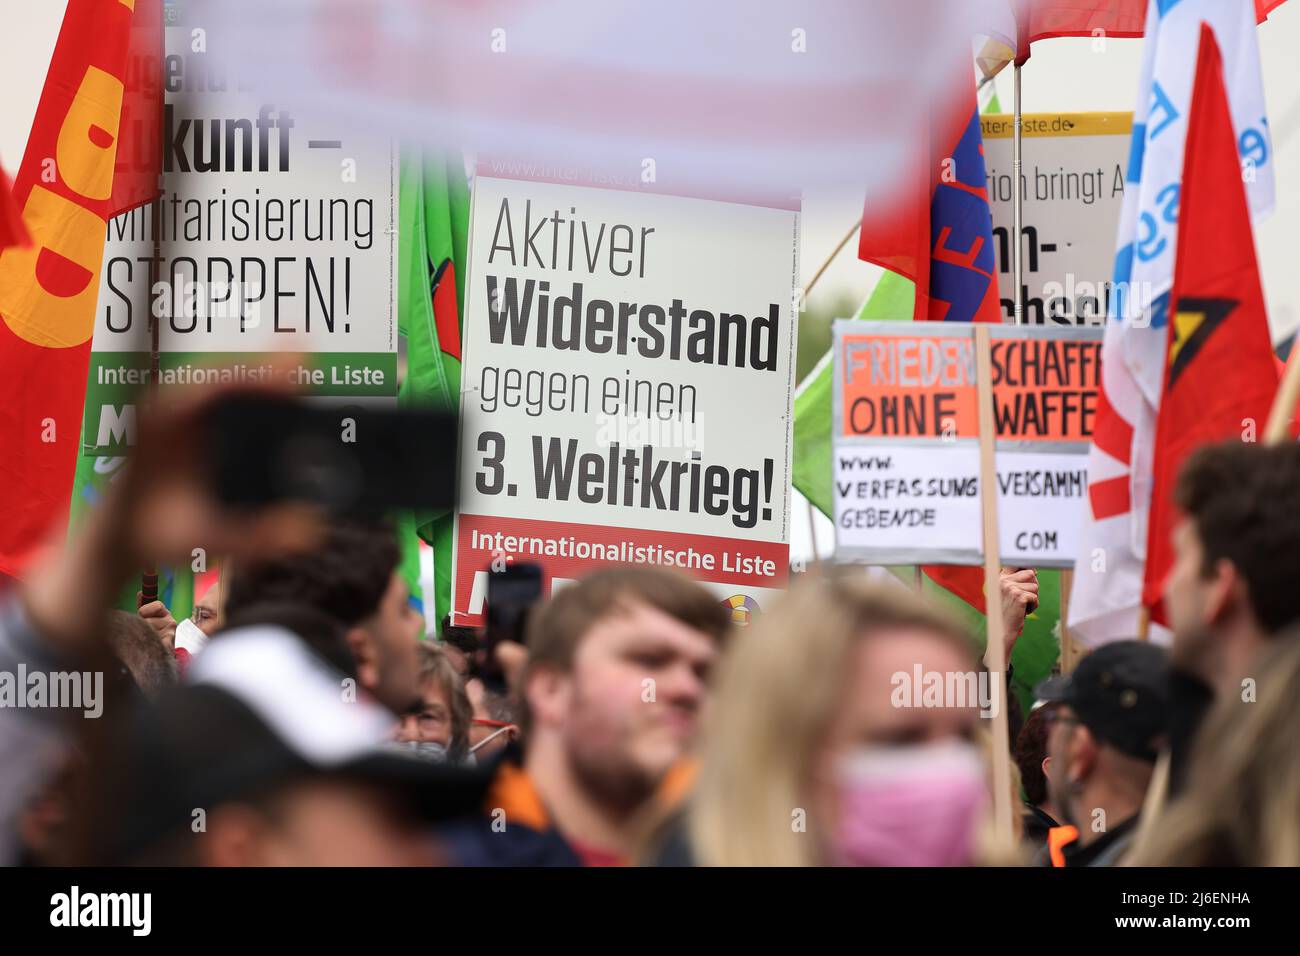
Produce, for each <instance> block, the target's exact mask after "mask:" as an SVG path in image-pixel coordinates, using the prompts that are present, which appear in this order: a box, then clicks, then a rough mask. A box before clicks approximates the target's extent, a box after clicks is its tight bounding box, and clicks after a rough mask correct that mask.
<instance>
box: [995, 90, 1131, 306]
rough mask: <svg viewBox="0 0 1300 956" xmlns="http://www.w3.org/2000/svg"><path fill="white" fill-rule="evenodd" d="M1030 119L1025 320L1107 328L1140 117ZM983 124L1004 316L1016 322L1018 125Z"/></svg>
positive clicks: (1024, 184)
mask: <svg viewBox="0 0 1300 956" xmlns="http://www.w3.org/2000/svg"><path fill="white" fill-rule="evenodd" d="M1022 121H1023V127H1022V128H1023V131H1024V132H1023V135H1024V166H1023V168H1022V170H1021V173H1020V191H1021V195H1022V197H1023V216H1024V224H1023V227H1022V234H1021V245H1022V247H1023V249H1024V270H1025V272H1024V285H1023V287H1022V289H1021V295H1022V297H1023V299H1024V304H1025V321H1026V322H1028V323H1030V324H1034V325H1042V324H1043V323H1048V324H1063V325H1078V324H1087V323H1096V322H1100V321H1102V320H1104V319H1105V317H1106V309H1107V306H1108V305H1109V302H1110V298H1111V295H1112V285H1113V278H1114V269H1115V234H1116V231H1117V230H1118V228H1119V214H1120V209H1121V208H1122V206H1123V203H1124V184H1125V177H1126V176H1127V169H1128V153H1129V144H1130V141H1131V134H1132V129H1133V114H1132V113H1029V114H1026V115H1025V116H1024V117H1022ZM980 122H981V129H982V133H983V136H984V164H985V167H986V172H985V175H986V177H987V182H988V195H989V211H990V212H991V213H992V216H993V240H994V242H993V245H994V249H995V251H996V255H997V268H998V277H999V285H1000V292H1001V298H1002V309H1003V312H1005V314H1006V315H1007V317H1008V318H1010V317H1011V316H1012V315H1013V314H1014V310H1015V302H1014V299H1013V290H1012V285H1013V284H1014V283H1013V279H1012V275H1011V259H1012V256H1011V230H1012V219H1013V211H1012V207H1013V205H1014V201H1015V183H1014V173H1013V166H1012V134H1013V132H1014V129H1015V124H1014V117H1013V116H1010V115H1003V114H990V115H986V116H983V117H981V118H980Z"/></svg>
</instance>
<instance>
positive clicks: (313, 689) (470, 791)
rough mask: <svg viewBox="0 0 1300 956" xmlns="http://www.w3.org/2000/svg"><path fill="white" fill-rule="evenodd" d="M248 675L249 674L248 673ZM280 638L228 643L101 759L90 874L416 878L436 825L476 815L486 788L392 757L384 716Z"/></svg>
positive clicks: (271, 635) (398, 754)
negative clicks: (316, 871)
mask: <svg viewBox="0 0 1300 956" xmlns="http://www.w3.org/2000/svg"><path fill="white" fill-rule="evenodd" d="M254 664H255V666H252V665H254ZM348 683H349V682H348V681H347V680H346V679H344V678H343V677H342V675H341V674H340V673H339V672H337V671H335V670H334V669H332V668H331V667H330V666H329V665H328V664H326V663H325V661H324V660H322V659H321V658H320V657H319V656H318V655H317V654H315V653H313V652H312V651H311V650H310V649H309V648H308V647H307V646H306V645H305V644H304V643H303V641H302V640H301V639H300V638H299V637H298V636H297V635H295V634H293V633H292V632H290V631H288V630H287V629H285V628H283V627H276V626H265V625H263V626H253V627H246V628H242V629H239V630H236V631H231V632H228V633H226V634H224V635H223V636H222V637H221V639H220V640H214V641H213V642H212V644H211V645H210V646H209V647H208V648H207V649H206V650H205V651H204V653H203V654H202V655H200V656H199V657H197V658H195V661H194V664H193V666H192V667H191V668H190V671H189V674H188V677H187V684H186V685H182V686H180V687H177V688H175V689H174V690H172V691H171V692H169V693H167V694H165V695H163V697H162V698H161V699H160V700H159V702H158V705H157V707H156V709H154V710H152V711H151V712H148V713H144V714H141V715H140V718H139V719H137V720H135V721H134V722H133V724H132V725H131V726H130V727H129V728H125V729H124V730H123V732H122V733H120V734H119V735H118V738H117V739H116V740H115V741H114V742H112V743H111V744H110V745H109V746H108V747H107V748H106V749H105V753H104V756H103V760H102V766H101V767H100V775H101V779H100V780H99V782H98V784H97V785H96V786H94V787H92V788H90V790H89V792H90V793H93V794H95V795H96V796H95V806H94V807H88V808H85V809H86V811H87V817H88V818H89V819H91V820H93V821H95V822H94V823H93V825H92V832H93V833H94V834H95V840H96V842H95V843H90V844H88V849H87V853H88V856H89V858H90V859H91V860H92V861H95V862H101V863H108V864H148V865H196V864H197V865H217V866H253V865H289V866H339V865H347V866H351V865H364V866H384V865H420V864H431V863H439V862H444V861H445V856H444V854H443V853H442V852H441V851H440V849H439V846H438V845H437V844H436V842H435V841H434V839H433V838H432V836H431V826H432V825H433V824H436V823H443V822H446V821H447V820H449V819H453V818H456V817H460V816H466V815H469V814H472V813H476V812H477V811H478V808H479V807H480V805H481V804H482V802H483V799H484V797H485V794H486V792H487V786H488V783H489V781H490V776H489V775H488V774H486V773H484V772H476V771H471V770H465V769H461V768H452V767H448V766H443V765H439V764H435V763H431V762H429V761H425V760H420V759H418V758H416V757H414V756H411V755H409V754H407V753H404V752H402V751H400V750H398V749H397V748H395V747H394V746H392V745H391V744H390V743H388V738H389V735H390V732H391V729H392V716H391V714H390V713H389V712H388V711H387V710H385V709H384V708H383V707H381V706H380V705H378V704H377V703H375V702H372V701H368V700H366V699H365V698H364V697H357V698H356V699H350V698H349V695H348V694H347V693H345V691H346V687H347V685H348Z"/></svg>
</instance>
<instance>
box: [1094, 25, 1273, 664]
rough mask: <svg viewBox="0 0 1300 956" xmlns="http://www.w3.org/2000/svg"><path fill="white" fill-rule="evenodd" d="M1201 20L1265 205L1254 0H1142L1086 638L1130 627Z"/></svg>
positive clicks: (1098, 640)
mask: <svg viewBox="0 0 1300 956" xmlns="http://www.w3.org/2000/svg"><path fill="white" fill-rule="evenodd" d="M1202 22H1204V23H1208V24H1209V25H1210V28H1211V29H1212V30H1214V33H1215V37H1216V39H1217V40H1218V43H1219V48H1220V49H1221V50H1222V51H1223V64H1224V80H1225V82H1226V84H1227V87H1228V100H1229V104H1230V106H1231V109H1232V117H1233V125H1234V127H1235V128H1236V133H1237V144H1238V149H1239V152H1240V154H1241V161H1242V176H1243V179H1244V180H1245V182H1246V192H1247V196H1248V197H1249V201H1250V206H1251V211H1252V214H1253V217H1254V218H1255V219H1256V220H1257V221H1258V220H1259V219H1260V218H1262V217H1263V216H1264V215H1266V214H1267V213H1268V212H1270V211H1272V208H1273V200H1274V190H1273V167H1274V165H1275V164H1274V162H1273V150H1272V144H1271V142H1270V140H1269V135H1268V122H1267V119H1266V118H1265V109H1264V87H1263V80H1262V77H1261V74H1260V67H1259V44H1258V41H1257V38H1256V35H1255V28H1256V27H1255V5H1254V3H1252V2H1251V0H1172V2H1171V0H1151V2H1150V4H1149V6H1148V8H1147V22H1146V39H1145V44H1146V46H1145V50H1144V56H1143V61H1142V76H1141V80H1140V81H1139V84H1138V98H1137V106H1136V109H1135V110H1134V114H1133V143H1132V147H1131V151H1130V156H1129V169H1128V182H1127V186H1126V192H1125V195H1124V207H1123V211H1122V213H1121V215H1120V225H1119V236H1118V239H1117V242H1116V254H1115V289H1114V292H1113V295H1112V298H1111V310H1110V317H1109V320H1108V322H1107V326H1106V338H1105V342H1104V344H1103V346H1102V401H1101V403H1100V407H1099V409H1098V413H1097V417H1096V422H1095V427H1094V434H1093V445H1092V450H1091V453H1090V455H1089V460H1088V494H1089V499H1090V503H1091V506H1092V512H1091V516H1090V520H1089V521H1088V522H1087V525H1086V527H1085V529H1084V534H1083V536H1082V544H1083V548H1082V551H1081V552H1080V554H1079V555H1078V558H1077V560H1076V563H1075V577H1074V590H1073V593H1072V594H1071V597H1070V619H1069V626H1070V627H1071V629H1072V630H1073V632H1074V633H1075V634H1076V635H1077V636H1078V638H1079V639H1081V640H1082V641H1084V642H1085V643H1086V644H1089V645H1093V646H1095V645H1098V644H1103V643H1106V642H1107V641H1113V640H1122V639H1125V638H1132V637H1134V636H1135V635H1136V632H1137V628H1138V613H1139V608H1140V605H1141V595H1142V575H1143V569H1144V564H1145V560H1146V534H1147V515H1148V511H1149V508H1150V503H1151V475H1152V462H1153V457H1154V447H1153V446H1154V443H1155V422H1156V415H1157V412H1158V411H1159V402H1160V389H1161V385H1162V382H1163V377H1164V365H1165V343H1166V336H1167V331H1168V330H1167V327H1166V323H1167V322H1168V318H1169V316H1168V311H1169V295H1170V291H1171V287H1172V285H1173V277H1174V257H1175V254H1176V244H1177V237H1178V208H1179V199H1180V194H1181V190H1182V177H1183V154H1184V150H1185V146H1186V140H1187V119H1188V113H1189V110H1190V108H1191V97H1192V84H1193V80H1194V79H1195V75H1196V56H1197V50H1198V48H1199V42H1200V31H1201V24H1202Z"/></svg>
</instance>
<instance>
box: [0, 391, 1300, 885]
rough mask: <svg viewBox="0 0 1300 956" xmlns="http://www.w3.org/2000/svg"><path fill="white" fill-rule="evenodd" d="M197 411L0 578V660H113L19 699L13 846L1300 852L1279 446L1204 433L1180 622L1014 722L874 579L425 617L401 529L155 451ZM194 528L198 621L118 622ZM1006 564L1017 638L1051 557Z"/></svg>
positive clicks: (1094, 860) (1257, 861)
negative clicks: (334, 513) (754, 605)
mask: <svg viewBox="0 0 1300 956" xmlns="http://www.w3.org/2000/svg"><path fill="white" fill-rule="evenodd" d="M191 414H193V409H189V408H186V407H184V406H182V407H178V408H171V409H165V410H160V411H159V412H158V413H157V415H156V418H155V419H154V421H153V422H152V423H151V424H150V425H149V427H148V428H146V430H145V431H144V433H143V434H142V438H141V445H140V449H139V452H138V454H137V455H136V456H135V458H134V460H133V461H132V463H131V464H130V466H129V467H128V469H127V470H126V472H125V473H124V475H123V477H122V478H121V480H119V481H118V482H117V483H116V485H115V487H114V488H113V489H112V491H111V493H110V494H109V495H108V496H107V497H106V500H105V501H104V503H103V504H102V505H101V506H100V507H99V508H98V509H96V511H95V512H94V513H93V514H92V515H91V517H90V518H89V519H87V521H86V523H85V524H84V525H83V526H82V527H81V528H80V529H79V530H78V532H77V533H76V534H74V535H73V536H72V537H71V538H70V539H69V540H68V541H67V543H66V544H63V545H60V546H59V547H55V548H51V550H50V551H49V553H47V554H46V555H44V556H42V557H41V559H40V560H38V561H37V562H36V563H35V564H34V565H33V567H32V570H31V572H30V573H29V574H28V575H27V577H26V578H25V580H24V581H23V582H22V584H21V585H18V586H15V587H13V588H12V589H10V590H9V591H8V592H6V593H3V594H0V672H5V673H9V674H19V673H24V674H29V675H30V674H36V673H43V674H46V675H49V681H50V686H53V684H54V682H55V681H56V680H57V678H56V676H55V675H60V674H69V673H72V674H85V675H102V695H101V696H100V699H98V700H97V701H82V702H81V704H82V706H80V707H79V708H70V707H68V706H63V707H53V706H49V707H42V706H26V707H24V706H5V707H0V765H3V766H4V768H5V773H4V774H0V861H3V862H4V863H7V864H14V863H20V862H21V863H30V864H65V863H75V864H81V863H89V864H189V865H275V864H290V865H346V864H369V865H385V864H391V865H462V866H484V865H486V866H501V865H530V866H533V865H539V866H551V865H571V866H576V865H619V864H640V865H663V866H692V865H701V866H737V865H738V866H749V865H758V866H765V865H779V866H787V865H789V866H798V865H865V866H891V865H902V866H963V865H1016V864H1019V865H1026V866H1028V865H1040V866H1048V867H1052V866H1066V867H1072V866H1108V865H1134V864H1136V865H1263V864H1286V865H1300V815H1298V814H1297V807H1300V751H1297V749H1296V748H1295V747H1294V746H1292V743H1291V741H1292V732H1293V728H1294V727H1295V726H1296V720H1297V719H1298V718H1300V588H1297V587H1296V586H1295V584H1294V580H1293V579H1294V574H1295V568H1296V567H1298V566H1300V447H1297V446H1296V445H1294V444H1288V445H1283V446H1276V447H1265V446H1261V445H1256V444H1245V443H1233V444H1226V445H1221V446H1213V447H1207V448H1204V449H1202V450H1201V451H1200V452H1199V453H1197V454H1196V455H1195V456H1194V457H1193V458H1192V459H1191V460H1190V461H1189V463H1188V464H1187V466H1186V468H1185V469H1184V471H1183V474H1182V476H1181V480H1180V482H1179V484H1178V489H1177V501H1178V505H1179V508H1180V509H1181V512H1182V515H1183V520H1182V521H1181V523H1180V524H1179V526H1178V530H1177V534H1176V539H1175V545H1176V550H1177V558H1176V564H1175V566H1174V568H1173V570H1172V572H1171V574H1170V576H1169V579H1168V581H1167V584H1166V587H1165V592H1164V600H1165V605H1166V610H1167V614H1168V618H1169V620H1170V622H1171V624H1172V629H1173V632H1174V638H1173V641H1172V645H1171V646H1170V647H1169V649H1168V650H1166V649H1165V648H1163V647H1160V646H1157V644H1155V643H1153V642H1150V641H1146V640H1139V639H1137V638H1138V637H1139V635H1134V638H1135V639H1134V640H1130V641H1120V642H1116V643H1112V644H1107V645H1103V646H1101V647H1099V648H1096V649H1094V650H1092V651H1091V653H1089V654H1087V655H1086V656H1085V657H1084V658H1083V659H1082V660H1081V662H1080V663H1079V664H1078V666H1077V667H1076V668H1074V669H1073V670H1071V671H1069V672H1067V673H1059V674H1057V675H1056V676H1054V677H1052V678H1051V679H1049V680H1048V681H1046V682H1044V683H1043V684H1041V685H1040V686H1039V687H1038V688H1036V689H1035V693H1034V698H1035V699H1034V701H1033V704H1032V706H1031V707H1029V708H1028V709H1027V711H1026V712H1023V713H1022V712H1021V708H1020V706H1019V704H1018V702H1017V701H1016V699H1015V695H1014V694H1011V693H1009V692H1008V688H1007V686H1006V685H1004V686H1003V687H1000V688H994V690H996V691H997V693H993V694H991V695H988V694H976V695H958V696H959V697H960V699H957V698H954V697H953V696H952V694H951V693H950V692H949V693H946V694H943V695H940V697H939V698H937V699H932V698H931V697H930V696H928V695H926V694H922V693H920V692H919V690H920V689H919V688H914V689H915V690H917V691H918V692H917V693H915V694H904V695H901V696H900V693H899V691H900V683H902V682H906V681H907V680H909V679H912V678H913V676H914V675H941V677H942V678H944V679H943V680H941V684H942V685H943V686H944V687H947V688H949V689H951V688H960V687H967V686H969V687H987V685H988V683H989V680H990V675H989V673H988V672H987V670H986V669H985V667H984V664H983V663H982V660H981V657H982V653H981V652H982V650H983V648H982V647H981V640H982V639H981V636H980V635H977V634H973V633H970V632H969V630H968V629H967V628H966V627H965V626H964V625H963V624H962V623H960V622H959V621H958V620H957V619H955V618H954V617H952V616H951V615H950V614H949V613H948V612H947V611H946V610H945V609H944V608H942V607H940V606H939V605H937V604H935V603H934V602H933V601H931V600H929V599H927V598H926V597H924V596H922V595H921V594H919V593H916V592H915V591H913V590H912V589H911V588H910V587H908V586H907V585H905V584H904V583H902V582H901V581H895V580H893V579H885V578H882V577H880V576H873V575H868V574H867V573H866V572H865V571H864V569H862V568H855V567H814V568H812V569H810V570H808V571H807V572H805V573H802V574H800V575H796V576H795V580H794V581H793V583H792V585H791V587H790V590H789V592H788V594H787V595H785V596H784V597H783V598H781V599H780V600H779V601H775V602H773V603H772V605H771V606H770V607H769V608H766V609H765V610H764V612H763V613H761V614H759V615H756V617H755V619H754V621H753V622H752V623H751V624H750V625H749V626H746V627H740V626H737V625H736V624H735V623H734V622H733V621H732V618H731V614H730V612H729V610H728V609H725V608H724V607H723V605H722V604H721V603H720V602H719V601H718V599H717V596H716V595H714V594H713V593H712V592H710V591H708V590H707V589H705V588H704V587H703V586H702V585H700V584H698V583H696V582H694V581H692V580H690V579H689V578H687V577H685V576H683V575H680V574H678V573H676V572H673V571H669V570H666V569H661V568H656V567H648V566H635V567H633V566H629V567H620V568H613V569H609V570H604V571H599V572H596V573H593V574H591V575H589V576H587V577H585V578H583V579H581V580H579V581H577V582H575V583H572V584H570V585H568V586H567V587H564V588H562V589H559V590H558V591H557V592H556V593H555V594H553V595H552V596H551V597H550V598H549V599H547V600H545V601H543V602H541V603H539V604H538V605H537V606H535V607H534V608H532V609H531V611H530V612H529V615H528V619H527V623H526V629H525V632H524V636H525V639H524V640H523V641H522V642H521V643H514V642H509V641H507V642H502V643H496V644H494V645H492V647H491V648H489V647H488V646H487V644H486V643H485V641H484V636H483V634H482V633H480V632H479V631H477V630H476V629H473V628H466V627H459V626H452V624H451V623H450V621H444V622H443V626H442V628H441V630H440V633H438V634H433V635H426V634H425V633H424V630H425V627H424V621H423V618H422V616H421V615H420V614H419V613H418V612H417V611H416V610H415V609H414V608H413V607H412V604H411V602H410V600H409V595H408V593H407V590H406V585H405V583H404V581H403V578H402V575H401V574H400V571H399V562H400V552H399V547H398V543H397V539H396V537H395V534H394V531H393V528H392V526H391V525H389V524H387V523H386V522H385V521H383V520H379V519H373V518H367V519H361V518H346V519H345V518H338V517H334V518H325V517H322V516H321V515H319V514H316V513H314V512H311V511H309V510H305V509H302V508H300V507H295V506H294V505H292V504H291V503H284V504H281V505H276V506H273V507H268V508H264V509H260V510H258V511H257V512H255V513H248V512H246V513H238V514H231V513H228V512H227V511H225V510H224V509H222V508H221V507H220V506H219V505H218V504H217V503H215V502H214V501H212V500H210V498H209V497H208V495H207V492H206V491H205V486H204V484H203V482H202V480H201V476H200V475H198V474H197V473H196V472H194V471H193V470H190V469H187V468H186V467H185V466H184V465H183V464H180V465H178V464H177V461H178V459H177V456H176V455H175V454H171V453H170V452H171V451H174V450H176V449H177V448H182V447H183V443H184V441H185V436H186V434H187V427H188V423H189V418H188V416H189V415H191ZM163 449H166V450H168V451H169V453H167V454H163V453H162V451H161V450H163ZM180 461H182V462H183V461H184V457H183V456H182V457H181V459H180ZM196 541H201V542H203V543H204V547H206V548H208V549H209V551H210V552H212V553H219V554H221V555H223V557H224V558H225V560H226V562H227V565H226V567H227V570H226V572H225V573H224V574H223V577H222V581H221V583H220V584H219V585H217V586H216V587H215V588H213V590H212V591H210V592H209V593H207V594H205V595H202V597H201V600H200V601H199V603H198V604H197V605H196V607H195V612H194V615H193V616H192V617H190V618H186V619H184V620H182V621H181V622H179V623H178V622H177V621H176V620H174V619H173V617H172V615H171V613H170V611H169V610H168V609H167V608H166V607H165V606H164V605H163V604H161V603H158V602H149V603H142V606H141V607H140V608H139V611H138V613H136V614H131V613H127V612H122V611H111V612H110V611H107V610H106V609H107V608H108V607H109V605H110V603H111V601H112V597H113V595H114V594H116V593H117V592H118V590H119V589H120V588H121V587H122V586H123V585H124V584H126V583H127V582H128V581H129V580H130V579H131V576H132V575H133V574H135V573H136V569H138V568H139V567H141V566H143V565H144V564H145V563H147V562H149V561H155V560H163V561H165V560H176V559H180V558H185V557H188V555H190V554H191V552H192V547H193V543H194V542H196ZM1002 587H1003V594H1002V595H1001V597H1002V600H1003V605H1004V608H1005V610H1006V615H1005V616H1006V618H1007V622H1006V633H1005V634H1003V635H1000V638H1001V639H1002V640H1003V642H1004V647H1005V649H1006V650H1007V651H1008V652H1009V651H1010V650H1011V648H1012V647H1013V646H1014V644H1015V642H1016V640H1017V636H1018V634H1019V632H1020V630H1021V627H1022V625H1023V621H1024V617H1025V614H1026V613H1027V612H1028V611H1029V610H1030V609H1031V608H1032V607H1033V606H1034V604H1035V602H1036V600H1037V580H1036V576H1035V575H1034V573H1033V572H1032V571H1025V570H1017V569H1007V570H1006V571H1005V572H1004V574H1003V581H1002ZM182 643H183V644H185V645H186V646H185V647H182V646H181V645H182ZM489 654H491V655H493V656H492V659H491V663H492V664H493V665H495V666H493V667H491V668H489V667H487V666H486V665H487V664H488V663H489V659H488V655H489ZM490 674H491V675H498V674H499V675H500V676H501V677H502V678H503V679H502V680H498V679H496V677H493V676H489V675H490ZM966 675H969V676H970V677H971V681H970V682H969V684H964V683H963V682H962V680H961V679H960V678H962V677H963V676H966ZM85 686H87V687H93V686H96V685H95V684H94V682H93V681H89V682H87V683H86V684H85ZM989 704H992V706H994V707H997V706H1006V707H1007V708H1008V716H1009V717H1010V718H1011V719H1010V720H1009V721H1008V723H1009V725H1010V727H1011V735H1010V739H1007V740H1005V741H1001V740H997V739H996V738H995V737H994V731H993V729H992V728H993V727H994V726H995V725H994V722H993V721H992V720H990V719H988V718H989V708H988V705H989ZM92 705H93V706H92ZM95 710H98V711H99V713H94V712H93V711H95ZM999 747H1006V748H1009V750H1010V753H1011V754H1012V757H1013V759H1012V761H1011V777H1012V779H1011V781H1010V786H1011V792H1012V793H1013V794H1014V795H1015V797H1016V802H1017V807H1018V809H1019V812H1017V813H1016V814H1015V817H1016V819H1015V820H1014V827H1013V832H1014V833H1015V839H1014V840H1013V841H1008V840H1006V839H1005V836H1004V835H1003V832H1004V830H1003V828H1001V827H999V826H998V825H997V821H996V820H995V818H994V814H995V802H994V800H993V797H992V792H993V789H994V788H993V787H992V785H991V780H992V773H993V767H994V766H995V762H994V760H993V758H992V755H993V753H994V752H995V750H996V749H997V748H999Z"/></svg>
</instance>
